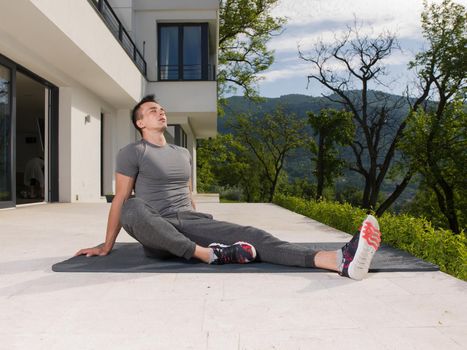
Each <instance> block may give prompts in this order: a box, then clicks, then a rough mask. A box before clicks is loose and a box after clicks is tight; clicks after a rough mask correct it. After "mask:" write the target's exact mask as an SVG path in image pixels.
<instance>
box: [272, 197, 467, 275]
mask: <svg viewBox="0 0 467 350" xmlns="http://www.w3.org/2000/svg"><path fill="white" fill-rule="evenodd" d="M274 203H276V204H278V205H280V206H282V207H284V208H287V209H290V210H292V211H294V212H297V213H299V214H302V215H305V216H307V217H310V218H312V219H314V220H317V221H319V222H322V223H323V224H326V225H328V226H331V227H334V228H336V229H338V230H341V231H344V232H347V233H351V234H353V233H355V230H356V228H357V227H359V225H360V224H361V222H362V220H363V218H364V217H365V215H366V213H367V211H366V210H363V209H360V208H356V207H353V206H351V205H350V204H348V203H344V204H340V203H337V202H329V201H320V202H316V201H306V200H303V199H301V198H297V197H290V196H284V195H277V196H276V197H275V198H274ZM378 221H379V223H380V228H381V232H383V235H382V239H383V242H384V243H386V244H388V245H391V246H393V247H395V248H399V249H401V250H405V251H407V252H409V253H410V254H412V255H414V256H416V257H418V258H421V259H423V260H426V261H429V262H431V263H433V264H436V265H438V266H439V268H440V270H441V271H444V272H446V273H449V274H451V275H453V276H455V277H458V278H460V279H462V280H464V281H465V280H467V238H466V235H465V233H464V232H461V233H460V234H457V235H456V234H454V233H453V232H452V231H450V230H445V229H435V228H434V227H433V226H432V225H431V223H430V222H429V221H428V220H426V219H423V218H414V217H411V216H409V215H406V214H402V215H395V214H391V213H385V214H383V215H382V216H381V217H380V218H378Z"/></svg>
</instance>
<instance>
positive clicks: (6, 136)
mask: <svg viewBox="0 0 467 350" xmlns="http://www.w3.org/2000/svg"><path fill="white" fill-rule="evenodd" d="M11 76H12V74H11V69H9V68H7V67H5V66H3V65H1V64H0V208H2V207H7V206H11V205H12V204H13V201H14V198H13V193H12V186H13V185H12V183H11V180H12V178H11V165H12V159H11V156H12V153H11V125H12V123H11V120H12V118H11V117H12V105H11V91H12V89H11V85H12V84H11Z"/></svg>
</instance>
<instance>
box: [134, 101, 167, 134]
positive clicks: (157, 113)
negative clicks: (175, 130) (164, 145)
mask: <svg viewBox="0 0 467 350" xmlns="http://www.w3.org/2000/svg"><path fill="white" fill-rule="evenodd" d="M140 114H141V115H142V116H143V117H142V118H141V119H139V120H138V121H137V122H136V123H137V124H138V126H139V127H140V128H141V129H142V130H143V131H144V130H146V131H162V132H163V131H165V129H167V117H166V115H165V110H164V108H162V106H161V105H159V104H158V103H155V102H146V103H143V104H142V105H141V107H140Z"/></svg>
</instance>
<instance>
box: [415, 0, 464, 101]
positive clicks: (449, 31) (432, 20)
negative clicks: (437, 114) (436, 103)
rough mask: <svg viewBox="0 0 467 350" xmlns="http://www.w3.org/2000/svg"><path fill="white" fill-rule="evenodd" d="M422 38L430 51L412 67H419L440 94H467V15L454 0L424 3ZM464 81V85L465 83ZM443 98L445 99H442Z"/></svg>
mask: <svg viewBox="0 0 467 350" xmlns="http://www.w3.org/2000/svg"><path fill="white" fill-rule="evenodd" d="M422 30H423V36H424V37H425V39H426V40H427V41H428V43H429V46H428V48H427V50H425V51H422V52H420V53H418V54H417V55H416V56H415V60H414V61H412V62H410V64H409V68H417V70H418V75H419V77H420V79H421V80H422V81H428V82H434V83H435V85H436V86H437V89H438V90H440V88H441V89H442V90H443V91H438V92H440V93H441V94H449V95H453V94H456V93H459V92H461V93H462V94H465V92H466V90H465V89H466V85H465V79H466V69H467V34H466V33H467V12H466V9H465V7H464V6H462V5H461V4H458V3H455V2H454V1H452V0H443V1H442V2H441V3H435V2H433V3H431V4H429V3H428V2H427V1H426V0H425V1H424V11H423V13H422ZM462 81H463V83H462ZM440 98H442V96H440Z"/></svg>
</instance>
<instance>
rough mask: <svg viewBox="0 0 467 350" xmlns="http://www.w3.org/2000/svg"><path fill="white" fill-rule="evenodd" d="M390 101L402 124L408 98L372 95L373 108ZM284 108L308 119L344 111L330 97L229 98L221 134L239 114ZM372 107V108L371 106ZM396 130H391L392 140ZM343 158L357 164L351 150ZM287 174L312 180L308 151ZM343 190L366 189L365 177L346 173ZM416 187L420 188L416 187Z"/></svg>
mask: <svg viewBox="0 0 467 350" xmlns="http://www.w3.org/2000/svg"><path fill="white" fill-rule="evenodd" d="M359 94H360V91H353V92H349V95H348V96H352V95H354V96H353V98H358V96H359ZM330 97H331V98H332V99H333V100H338V96H333V95H331V96H330ZM382 100H383V101H386V102H388V103H389V105H391V104H393V103H396V102H399V108H398V109H397V110H395V111H394V113H393V115H392V118H391V119H392V120H393V123H394V124H396V125H398V124H399V123H400V121H401V119H402V118H405V116H406V113H407V111H408V109H409V105H408V103H407V101H406V100H405V99H403V98H402V97H401V96H398V95H391V94H386V93H382V92H375V91H370V92H369V102H370V105H372V106H375V107H378V106H379V107H380V106H381V103H383V102H378V101H382ZM279 105H280V106H282V108H283V109H284V110H285V111H286V112H287V113H295V114H296V115H297V116H298V117H299V118H304V119H306V118H307V112H310V111H311V112H314V113H319V111H320V110H321V109H323V108H334V109H342V105H340V104H339V103H337V102H333V101H330V100H329V99H328V98H326V97H314V96H307V95H299V94H291V95H283V96H281V97H278V98H263V100H262V101H261V102H258V103H253V102H251V101H249V100H247V99H246V98H244V97H240V96H233V97H230V98H228V99H227V105H226V107H225V109H224V110H225V115H224V116H222V117H219V118H218V131H219V133H220V134H225V133H229V132H230V130H229V127H228V121H229V120H231V119H232V118H233V119H235V118H236V116H238V115H239V114H244V113H246V114H250V115H255V116H259V117H261V116H262V115H264V114H265V113H271V112H272V111H273V110H274V109H275V108H276V107H277V106H279ZM370 108H371V107H370ZM394 131H395V130H394V129H391V128H388V129H387V133H388V136H387V137H388V138H392V137H393V134H392V135H391V132H394ZM304 132H307V133H311V129H309V130H304ZM340 152H341V156H342V158H344V159H346V160H348V161H353V160H354V155H353V153H352V151H351V150H350V148H349V147H347V148H343V149H341V151H340ZM285 169H286V171H287V174H288V175H289V178H291V179H294V178H311V177H312V175H311V171H312V168H311V161H310V159H309V155H308V154H307V152H306V151H305V150H297V151H296V152H295V154H294V155H293V156H292V157H290V158H289V159H288V161H287V164H286V168H285ZM337 186H338V187H340V188H343V187H357V188H361V189H363V178H362V177H361V176H360V175H359V174H357V173H355V172H351V171H346V172H345V175H344V177H342V178H341V179H340V181H339V182H338V183H337ZM393 186H394V183H393V182H392V181H389V180H388V181H386V182H385V184H384V186H383V191H392V188H393ZM415 187H416V186H415ZM413 190H414V186H411V188H409V189H408V190H407V191H406V195H404V196H403V197H406V196H410V195H411V192H413Z"/></svg>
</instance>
